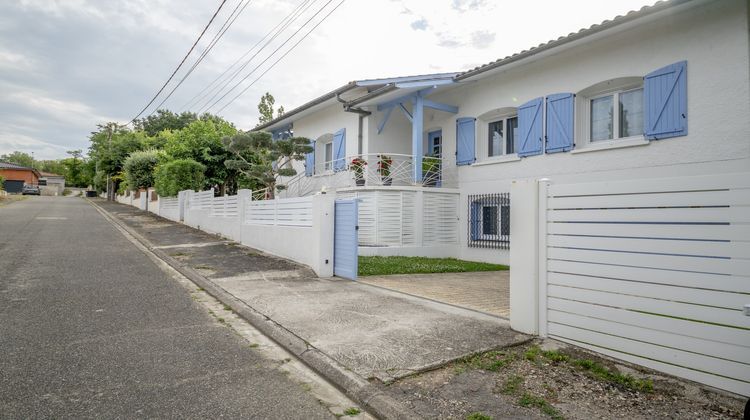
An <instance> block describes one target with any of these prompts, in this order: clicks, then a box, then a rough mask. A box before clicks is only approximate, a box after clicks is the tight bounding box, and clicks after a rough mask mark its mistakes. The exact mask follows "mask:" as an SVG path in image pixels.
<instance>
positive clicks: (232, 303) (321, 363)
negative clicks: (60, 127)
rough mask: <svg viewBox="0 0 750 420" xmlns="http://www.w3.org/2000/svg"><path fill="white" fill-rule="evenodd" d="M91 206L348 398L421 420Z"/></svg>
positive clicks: (376, 411)
mask: <svg viewBox="0 0 750 420" xmlns="http://www.w3.org/2000/svg"><path fill="white" fill-rule="evenodd" d="M87 201H88V202H89V203H91V205H92V206H94V207H95V208H97V209H98V210H99V212H100V213H101V214H102V215H103V216H104V217H105V218H106V219H107V220H109V221H110V222H111V223H113V224H115V225H117V226H119V227H120V228H122V229H123V230H125V231H126V232H128V234H130V235H131V236H133V237H134V238H135V239H136V240H138V241H139V242H140V243H141V244H143V246H144V247H146V248H147V249H148V250H149V251H150V252H151V253H152V254H154V255H156V256H157V257H158V258H159V259H161V260H163V261H164V262H166V263H167V264H169V265H170V266H171V267H172V268H174V269H175V270H177V271H178V272H180V273H181V274H182V275H184V276H185V277H187V278H188V279H190V281H192V282H193V283H195V284H197V285H198V286H199V287H201V288H203V289H204V290H205V291H206V292H207V293H208V294H210V295H211V296H213V297H214V298H216V299H218V300H219V301H220V302H221V303H223V304H225V305H227V306H229V307H230V308H231V309H232V310H233V311H234V312H236V313H237V314H238V315H240V316H241V317H242V318H244V319H245V320H246V321H248V322H249V323H250V324H251V325H252V326H253V327H255V328H257V329H258V330H259V331H260V332H262V333H263V334H265V335H266V336H267V337H269V338H270V339H272V340H273V341H275V342H276V343H277V344H279V345H280V346H282V347H283V348H285V349H286V350H287V351H289V352H290V353H292V354H294V355H295V356H296V357H297V358H299V359H300V360H301V361H302V362H303V363H305V364H306V365H307V366H309V367H310V368H311V369H313V370H314V371H315V372H317V373H318V374H320V375H321V376H323V377H324V378H326V379H327V380H328V381H330V382H331V383H332V384H334V385H335V386H336V387H338V388H339V389H341V390H342V391H343V392H344V393H345V394H346V395H348V396H349V397H351V398H353V399H354V400H355V401H356V402H358V403H360V404H362V406H363V407H364V408H365V409H366V410H368V411H369V412H370V413H371V414H373V415H375V416H376V417H379V418H386V419H418V418H420V416H418V415H417V414H415V413H413V412H411V411H410V410H408V409H407V408H406V407H405V406H404V405H403V404H401V403H400V402H399V401H397V400H396V399H394V398H392V397H390V396H388V395H386V394H385V393H384V392H383V391H382V390H381V389H380V388H379V387H378V386H376V385H374V384H372V383H370V382H369V381H367V380H366V379H365V378H362V377H361V376H359V375H357V374H356V373H354V372H352V371H351V370H349V369H348V368H346V367H345V366H342V365H341V364H340V363H338V362H337V361H335V360H334V359H332V358H331V357H329V356H328V355H327V354H325V353H323V352H321V351H320V350H319V349H317V348H315V347H313V346H312V345H310V343H308V342H306V341H305V340H304V339H302V338H301V337H299V336H297V335H296V334H294V333H293V332H291V331H289V330H288V329H286V328H284V327H283V326H282V325H280V324H278V323H277V322H275V321H274V320H272V319H271V318H269V317H267V316H265V315H264V314H262V313H260V312H258V311H257V310H255V309H254V308H252V307H251V306H249V305H247V304H246V303H245V302H243V301H241V300H239V299H237V298H236V297H235V296H234V295H232V294H231V293H229V292H227V291H226V290H224V289H223V288H222V287H220V286H218V285H217V284H215V283H214V282H212V281H211V280H209V279H208V278H206V277H204V276H202V275H200V274H199V273H198V272H197V271H195V270H193V269H192V268H190V267H186V266H184V265H182V264H180V263H179V262H178V261H177V260H176V259H174V258H172V257H171V256H169V255H168V254H167V253H165V252H164V251H162V250H161V249H158V248H155V247H154V244H152V243H151V241H149V240H148V239H146V238H145V237H143V236H142V235H141V234H139V233H138V232H136V231H135V230H134V229H133V228H131V227H130V226H127V225H126V224H125V223H123V222H121V221H120V220H118V219H117V218H116V217H115V216H113V215H111V214H110V213H109V212H108V211H107V210H105V209H104V208H102V207H101V206H99V205H98V204H96V203H95V202H93V201H92V200H89V199H87Z"/></svg>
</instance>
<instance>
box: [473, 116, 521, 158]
mask: <svg viewBox="0 0 750 420" xmlns="http://www.w3.org/2000/svg"><path fill="white" fill-rule="evenodd" d="M516 113H517V110H516V108H514V107H505V108H498V109H494V110H492V111H488V112H486V113H484V114H482V115H480V116H479V117H478V118H477V119H478V122H479V124H478V126H477V129H478V133H477V157H478V158H479V160H484V161H493V160H497V161H504V160H505V158H506V157H511V156H515V154H516V139H517V137H518V116H517V114H516Z"/></svg>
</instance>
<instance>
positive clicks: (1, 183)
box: [0, 175, 5, 191]
mask: <svg viewBox="0 0 750 420" xmlns="http://www.w3.org/2000/svg"><path fill="white" fill-rule="evenodd" d="M4 189H5V178H3V176H2V175H0V191H2V190H4Z"/></svg>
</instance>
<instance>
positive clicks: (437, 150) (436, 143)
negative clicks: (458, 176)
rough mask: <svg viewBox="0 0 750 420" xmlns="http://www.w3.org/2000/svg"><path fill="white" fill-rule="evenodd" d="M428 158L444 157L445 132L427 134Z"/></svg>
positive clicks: (438, 131)
mask: <svg viewBox="0 0 750 420" xmlns="http://www.w3.org/2000/svg"><path fill="white" fill-rule="evenodd" d="M427 156H432V157H437V158H442V157H443V131H442V130H437V131H432V132H429V133H427Z"/></svg>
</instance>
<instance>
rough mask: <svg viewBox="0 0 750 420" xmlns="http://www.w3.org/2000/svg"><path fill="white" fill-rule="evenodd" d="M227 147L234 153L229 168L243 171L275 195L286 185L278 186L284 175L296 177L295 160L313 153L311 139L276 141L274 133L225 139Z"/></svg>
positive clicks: (259, 133)
mask: <svg viewBox="0 0 750 420" xmlns="http://www.w3.org/2000/svg"><path fill="white" fill-rule="evenodd" d="M222 142H223V143H224V147H226V149H227V150H229V151H230V152H232V153H233V154H234V159H228V160H227V161H226V162H224V164H225V165H226V167H227V168H230V169H235V170H238V171H240V172H242V173H243V174H244V175H245V176H246V177H247V178H248V179H250V180H254V181H256V182H258V183H259V184H261V185H263V186H264V187H266V188H268V192H269V194H270V195H271V196H273V195H274V194H275V191H276V190H282V189H284V188H285V186H284V185H277V179H278V177H280V176H294V175H296V174H297V171H296V170H295V169H294V168H293V167H292V162H293V161H295V160H300V161H301V160H304V159H305V154H307V153H310V152H312V146H310V139H308V138H305V137H292V138H289V139H285V140H276V141H274V140H273V138H272V136H271V133H267V132H265V131H251V132H247V133H240V134H237V135H235V136H231V137H229V136H227V137H224V138H223V139H222Z"/></svg>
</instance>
